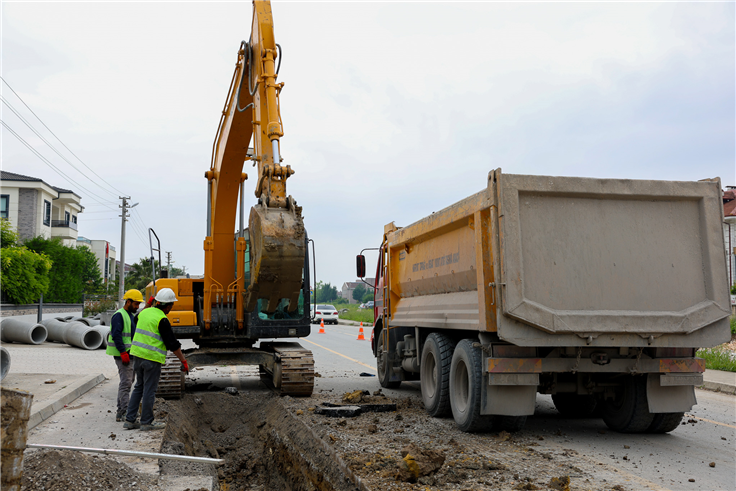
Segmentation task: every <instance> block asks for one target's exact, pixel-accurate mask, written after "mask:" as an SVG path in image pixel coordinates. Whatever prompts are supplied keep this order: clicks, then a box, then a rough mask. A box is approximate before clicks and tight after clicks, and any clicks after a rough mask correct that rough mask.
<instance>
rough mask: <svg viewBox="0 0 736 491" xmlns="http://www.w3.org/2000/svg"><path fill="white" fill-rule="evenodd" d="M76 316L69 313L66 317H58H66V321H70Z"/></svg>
mask: <svg viewBox="0 0 736 491" xmlns="http://www.w3.org/2000/svg"><path fill="white" fill-rule="evenodd" d="M75 317H76V316H75V315H67V316H66V317H57V319H64V320H65V321H67V322H69V321H71V320H72V319H74V318H75Z"/></svg>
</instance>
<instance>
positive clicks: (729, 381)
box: [702, 370, 736, 394]
mask: <svg viewBox="0 0 736 491" xmlns="http://www.w3.org/2000/svg"><path fill="white" fill-rule="evenodd" d="M702 388H704V389H708V390H713V391H716V392H723V393H724V394H736V372H722V371H720V370H705V373H704V374H703V385H702Z"/></svg>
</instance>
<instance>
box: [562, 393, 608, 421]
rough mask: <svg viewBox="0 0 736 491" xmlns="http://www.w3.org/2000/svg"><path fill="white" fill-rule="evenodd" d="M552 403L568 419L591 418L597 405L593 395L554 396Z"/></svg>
mask: <svg viewBox="0 0 736 491" xmlns="http://www.w3.org/2000/svg"><path fill="white" fill-rule="evenodd" d="M552 402H554V403H555V408H557V411H558V412H559V413H560V414H561V415H562V416H564V417H566V418H590V417H591V416H593V413H595V407H596V404H597V403H596V400H595V397H594V396H593V395H592V394H554V395H553V396H552Z"/></svg>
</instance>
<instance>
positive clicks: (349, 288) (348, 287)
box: [340, 278, 376, 303]
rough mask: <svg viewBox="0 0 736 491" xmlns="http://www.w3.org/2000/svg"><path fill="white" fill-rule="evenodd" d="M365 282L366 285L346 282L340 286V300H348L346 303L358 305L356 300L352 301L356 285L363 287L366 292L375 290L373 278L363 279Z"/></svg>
mask: <svg viewBox="0 0 736 491" xmlns="http://www.w3.org/2000/svg"><path fill="white" fill-rule="evenodd" d="M364 280H365V282H366V283H368V284H367V285H366V284H365V283H364V282H362V281H360V280H358V281H347V282H345V283H343V284H342V289H341V290H340V296H341V297H342V298H345V299H347V300H348V303H360V302H358V301H357V300H353V291H355V289H356V288H357V287H358V285H363V286H364V287H365V289H366V290H370V291H373V290H375V289H376V287H375V286H374V285H375V284H376V279H375V278H364Z"/></svg>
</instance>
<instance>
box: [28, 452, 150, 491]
mask: <svg viewBox="0 0 736 491" xmlns="http://www.w3.org/2000/svg"><path fill="white" fill-rule="evenodd" d="M100 489H109V490H141V491H158V489H159V488H158V486H157V485H156V479H155V478H154V477H152V476H145V475H143V474H140V473H138V472H136V471H135V470H133V469H131V468H130V467H129V466H127V465H125V464H123V463H121V462H118V461H117V460H115V459H113V458H110V457H106V456H98V455H90V454H84V453H81V452H74V451H71V450H61V451H59V450H37V451H28V450H26V452H25V455H24V459H23V483H22V486H21V490H23V491H70V490H74V491H97V490H100Z"/></svg>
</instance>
